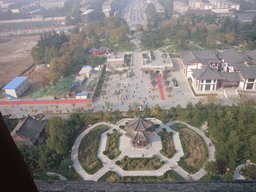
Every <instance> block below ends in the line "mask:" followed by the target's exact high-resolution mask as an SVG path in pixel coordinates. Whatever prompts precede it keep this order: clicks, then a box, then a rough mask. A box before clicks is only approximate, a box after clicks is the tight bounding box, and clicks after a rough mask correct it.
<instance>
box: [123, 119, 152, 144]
mask: <svg viewBox="0 0 256 192" xmlns="http://www.w3.org/2000/svg"><path fill="white" fill-rule="evenodd" d="M152 130H153V128H152V124H151V123H150V122H149V121H147V120H146V119H145V118H144V117H139V118H136V119H134V120H131V121H130V122H129V124H128V125H127V126H126V134H125V136H127V137H129V138H130V139H131V142H132V145H133V146H134V147H144V146H146V145H147V144H148V143H149V141H148V139H149V138H150V137H152V136H154V133H152Z"/></svg>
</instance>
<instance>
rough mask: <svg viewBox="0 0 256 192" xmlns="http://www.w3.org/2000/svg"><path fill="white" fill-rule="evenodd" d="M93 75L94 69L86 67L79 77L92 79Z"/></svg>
mask: <svg viewBox="0 0 256 192" xmlns="http://www.w3.org/2000/svg"><path fill="white" fill-rule="evenodd" d="M91 73H92V67H91V66H89V65H85V66H83V68H82V69H81V70H80V72H79V75H80V76H84V77H90V75H91Z"/></svg>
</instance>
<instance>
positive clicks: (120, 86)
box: [94, 52, 204, 111]
mask: <svg viewBox="0 0 256 192" xmlns="http://www.w3.org/2000/svg"><path fill="white" fill-rule="evenodd" d="M132 57H133V59H132V63H131V66H130V68H129V69H128V70H129V71H131V72H132V75H131V76H129V75H128V73H127V72H123V73H122V74H120V73H110V75H109V76H108V78H106V79H105V81H104V84H105V85H106V86H105V87H104V88H103V90H105V94H104V96H101V97H98V98H95V100H94V104H95V110H102V109H103V108H104V107H105V103H106V102H107V103H110V107H111V108H112V109H119V110H120V111H127V110H128V109H130V108H131V109H135V108H137V107H140V108H141V109H144V108H145V107H151V106H155V105H157V104H158V105H159V106H160V107H161V108H164V109H169V108H170V107H173V106H177V105H178V104H180V105H181V106H182V107H185V106H186V104H187V102H188V101H191V102H192V103H197V102H198V101H200V100H202V99H204V98H202V97H201V98H200V97H199V98H198V97H197V98H195V97H194V95H193V93H192V91H191V90H190V88H189V84H188V82H187V80H186V78H184V74H183V73H182V70H181V69H180V65H179V60H178V59H176V58H173V59H172V63H173V67H174V69H175V70H174V71H171V72H169V73H168V76H167V78H166V79H164V78H163V77H162V76H158V75H155V78H154V79H153V80H155V81H156V84H155V86H153V85H152V81H153V80H152V79H151V77H150V73H149V72H148V73H145V72H142V71H141V69H142V66H143V64H142V53H141V52H134V53H132ZM119 70H120V69H119ZM121 71H122V70H121ZM173 79H176V81H177V83H178V84H177V86H176V87H175V86H174V85H173ZM158 81H160V82H161V87H162V89H161V88H160V87H159V85H158ZM165 81H168V82H169V85H166V84H165ZM167 87H169V88H170V90H168V89H167ZM117 90H118V92H117ZM102 106H103V107H102Z"/></svg>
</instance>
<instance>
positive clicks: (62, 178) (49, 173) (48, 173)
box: [46, 172, 67, 181]
mask: <svg viewBox="0 0 256 192" xmlns="http://www.w3.org/2000/svg"><path fill="white" fill-rule="evenodd" d="M46 175H57V176H58V177H59V178H60V180H64V181H65V180H67V178H66V177H64V176H63V175H61V174H58V173H54V172H47V173H46Z"/></svg>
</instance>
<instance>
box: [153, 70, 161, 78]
mask: <svg viewBox="0 0 256 192" xmlns="http://www.w3.org/2000/svg"><path fill="white" fill-rule="evenodd" d="M154 73H155V75H156V76H160V75H162V71H161V70H160V69H156V70H155V71H154Z"/></svg>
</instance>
